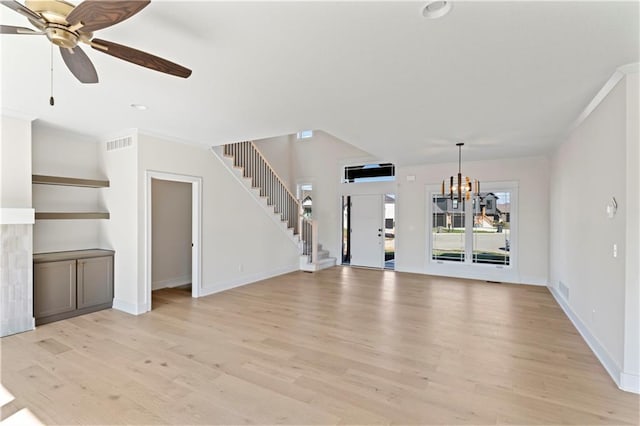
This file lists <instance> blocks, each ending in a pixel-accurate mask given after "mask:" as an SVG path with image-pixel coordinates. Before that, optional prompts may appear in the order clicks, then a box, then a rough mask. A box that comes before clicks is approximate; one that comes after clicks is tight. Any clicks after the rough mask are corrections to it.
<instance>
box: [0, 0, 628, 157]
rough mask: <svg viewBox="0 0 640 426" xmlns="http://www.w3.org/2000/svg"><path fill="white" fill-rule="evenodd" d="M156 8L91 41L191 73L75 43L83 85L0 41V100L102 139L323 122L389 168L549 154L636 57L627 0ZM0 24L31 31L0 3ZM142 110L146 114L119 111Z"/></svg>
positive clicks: (260, 130)
mask: <svg viewBox="0 0 640 426" xmlns="http://www.w3.org/2000/svg"><path fill="white" fill-rule="evenodd" d="M425 4H426V2H399V1H393V2H378V1H376V2H362V1H361V2H309V1H306V2H268V1H267V2H264V1H263V2H237V1H236V2H204V1H198V2H184V1H181V2H170V1H154V2H152V3H151V4H150V5H149V6H148V7H147V8H146V9H144V10H143V11H142V12H140V13H139V14H138V15H136V16H134V17H133V18H131V19H129V20H127V21H124V22H122V23H120V24H118V25H116V26H114V27H111V28H107V29H104V30H101V31H99V32H98V33H97V35H96V36H97V37H99V38H103V39H107V40H111V41H114V42H117V43H121V44H126V45H129V46H132V47H135V48H138V49H141V50H144V51H148V52H150V53H154V54H157V55H159V56H162V57H166V58H167V59H170V60H173V61H175V62H178V63H180V64H182V65H185V66H187V67H189V68H191V69H193V75H192V76H191V77H190V78H189V79H187V80H184V79H180V78H176V77H172V76H168V75H165V74H160V73H157V72H154V71H151V70H147V69H145V68H140V67H137V66H135V65H132V64H129V63H127V62H123V61H120V60H117V59H116V58H113V57H110V56H108V55H104V54H101V53H99V52H97V51H95V50H93V49H91V48H88V47H85V52H87V54H88V55H89V56H90V58H91V59H92V61H93V62H94V64H95V66H96V69H97V70H98V75H99V77H100V83H99V84H97V85H82V84H80V83H79V82H77V81H76V80H75V78H74V77H73V76H72V75H71V74H70V73H69V72H68V71H67V70H66V69H65V68H64V64H63V63H62V60H61V58H60V55H59V54H58V53H57V52H54V53H55V55H54V70H55V71H54V93H55V98H56V105H55V107H50V106H49V103H48V100H49V90H50V83H49V80H50V76H49V56H50V47H49V43H48V42H47V40H46V39H45V38H44V37H40V36H14V35H3V36H2V37H1V38H0V43H1V44H0V48H1V51H2V52H1V59H2V63H1V76H0V78H1V81H2V92H1V93H0V96H1V97H0V102H1V105H2V108H3V111H4V112H8V111H11V112H20V113H25V114H28V115H31V116H35V117H37V118H38V119H41V120H43V121H44V122H48V123H51V124H54V125H56V126H60V127H63V128H67V129H69V130H72V131H75V132H79V133H83V134H87V135H93V136H96V137H103V136H104V135H107V134H109V133H113V132H114V131H118V130H122V129H126V128H134V127H135V128H139V129H141V130H144V131H147V132H151V133H154V134H158V135H164V136H167V137H171V138H174V139H179V140H184V141H189V142H195V143H201V144H204V145H217V144H222V143H225V142H230V141H237V140H247V139H259V138H266V137H271V136H278V135H284V134H291V133H295V132H296V131H298V130H302V129H320V130H324V131H326V132H328V133H331V134H333V135H335V136H337V137H339V138H341V139H343V140H345V141H346V142H348V143H351V144H353V145H355V146H357V147H359V148H361V149H363V150H365V151H368V152H370V153H372V154H373V155H376V156H379V157H380V158H381V159H384V160H387V161H395V162H397V163H398V164H415V163H430V162H440V161H455V160H456V157H457V154H456V149H455V142H458V141H464V142H466V144H467V145H466V146H465V150H464V158H465V159H485V158H501V157H513V156H524V155H535V154H542V153H545V152H548V150H549V148H550V147H552V146H553V145H554V144H556V143H558V141H559V140H560V139H561V138H562V136H563V135H564V134H565V133H566V131H567V129H568V128H569V127H570V125H571V123H572V122H573V121H574V120H575V119H576V118H577V117H578V115H579V114H580V112H581V111H582V110H583V109H584V108H585V106H586V105H587V104H588V103H589V101H590V100H591V99H592V98H593V96H594V95H595V94H596V92H597V91H598V90H599V89H600V88H601V87H602V85H603V84H604V83H605V82H606V81H607V79H608V78H609V77H610V76H611V74H612V73H613V72H614V71H615V69H616V68H617V67H619V66H621V65H624V64H628V63H632V62H638V61H639V60H640V58H639V49H640V38H639V24H638V22H639V17H638V13H639V7H638V6H639V3H638V2H637V1H633V2H608V1H606V2H456V3H454V7H453V10H452V11H451V13H450V14H449V15H447V16H446V17H444V18H442V19H438V20H430V19H426V18H424V17H423V16H422V13H421V12H422V8H423V6H424V5H425ZM0 9H1V11H0V22H2V23H3V24H5V25H22V26H27V25H28V24H27V22H26V19H25V18H23V17H22V16H20V15H18V14H16V13H14V12H12V11H11V10H9V9H8V8H6V7H2V8H0ZM132 103H140V104H145V105H147V106H148V107H149V109H148V110H147V111H136V110H134V109H132V108H131V107H130V106H129V105H130V104H132Z"/></svg>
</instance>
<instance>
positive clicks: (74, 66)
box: [60, 46, 98, 83]
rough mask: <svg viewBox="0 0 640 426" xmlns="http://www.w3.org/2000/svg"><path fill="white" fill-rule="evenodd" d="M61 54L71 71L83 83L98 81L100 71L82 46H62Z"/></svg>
mask: <svg viewBox="0 0 640 426" xmlns="http://www.w3.org/2000/svg"><path fill="white" fill-rule="evenodd" d="M60 54H62V59H63V60H64V63H65V64H66V65H67V68H69V71H71V73H72V74H73V75H75V76H76V78H77V79H78V80H80V82H81V83H97V82H98V73H97V72H96V69H95V67H94V66H93V64H92V63H91V60H90V59H89V57H88V56H87V54H86V53H84V51H83V50H82V49H80V46H76V47H74V48H73V49H66V48H64V47H61V48H60Z"/></svg>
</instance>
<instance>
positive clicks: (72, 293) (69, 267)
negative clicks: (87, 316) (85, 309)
mask: <svg viewBox="0 0 640 426" xmlns="http://www.w3.org/2000/svg"><path fill="white" fill-rule="evenodd" d="M33 278H34V281H35V282H37V283H38V285H36V286H34V295H33V303H34V306H33V314H34V315H35V317H36V318H44V317H48V316H52V315H57V314H62V313H65V312H71V311H75V310H76V261H75V260H64V261H60V262H47V263H38V264H35V265H34V268H33Z"/></svg>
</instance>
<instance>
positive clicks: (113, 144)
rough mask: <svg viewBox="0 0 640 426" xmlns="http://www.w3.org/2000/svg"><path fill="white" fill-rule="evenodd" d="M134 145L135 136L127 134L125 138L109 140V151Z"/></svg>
mask: <svg viewBox="0 0 640 426" xmlns="http://www.w3.org/2000/svg"><path fill="white" fill-rule="evenodd" d="M131 145H133V137H132V136H125V137H123V138H119V139H114V140H112V141H108V142H107V151H114V150H116V149H122V148H127V147H129V146H131Z"/></svg>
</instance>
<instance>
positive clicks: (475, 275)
mask: <svg viewBox="0 0 640 426" xmlns="http://www.w3.org/2000/svg"><path fill="white" fill-rule="evenodd" d="M455 266H459V265H454V267H455ZM480 268H483V267H482V266H481V267H480ZM484 269H485V270H484V271H483V270H482V269H480V270H472V269H469V270H466V271H465V270H462V271H460V270H454V269H447V270H443V271H440V270H437V269H435V268H433V269H429V270H428V271H425V270H424V269H417V268H404V267H398V265H396V268H395V271H396V272H407V273H410V274H420V275H433V276H437V277H448V278H461V279H468V280H478V281H497V282H501V283H506V284H522V285H535V286H540V287H546V286H547V280H546V279H544V278H540V277H518V278H516V277H515V276H514V275H513V274H512V273H508V274H505V275H501V272H498V273H496V272H495V271H491V270H488V269H486V268H484Z"/></svg>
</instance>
